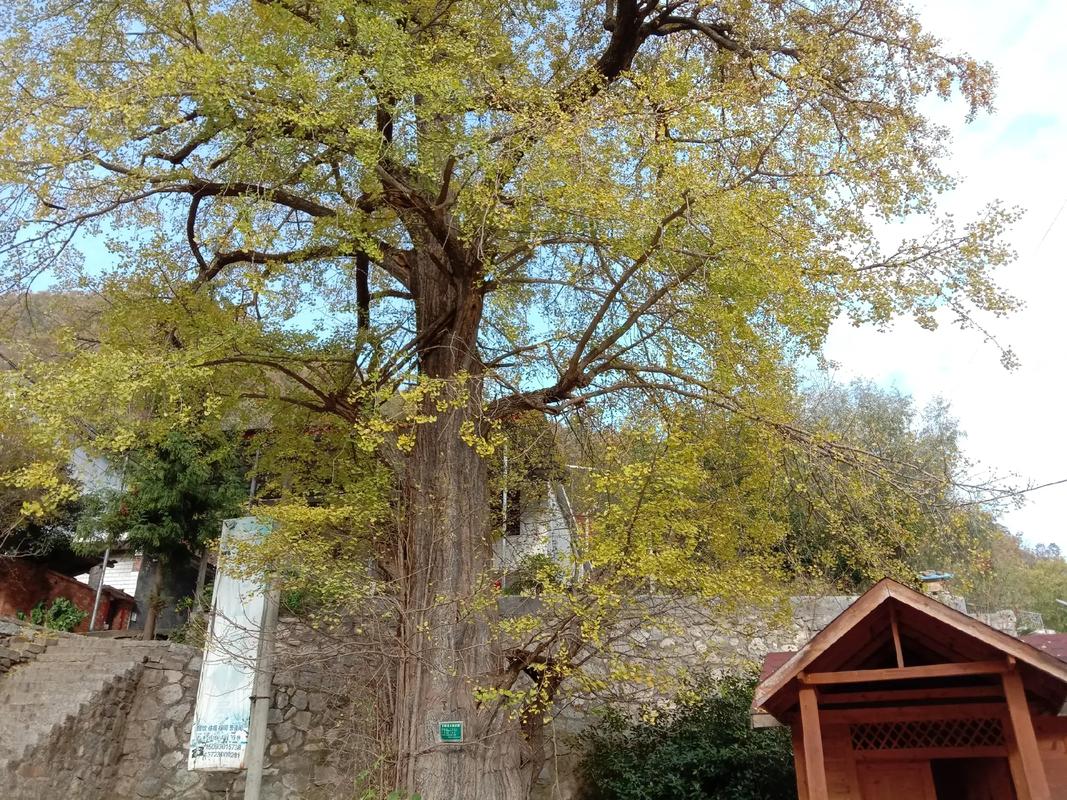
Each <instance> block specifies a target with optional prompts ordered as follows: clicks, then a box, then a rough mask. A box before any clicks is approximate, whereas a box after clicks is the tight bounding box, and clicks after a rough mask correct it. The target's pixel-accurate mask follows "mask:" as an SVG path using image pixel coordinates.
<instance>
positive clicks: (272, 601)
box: [244, 578, 281, 800]
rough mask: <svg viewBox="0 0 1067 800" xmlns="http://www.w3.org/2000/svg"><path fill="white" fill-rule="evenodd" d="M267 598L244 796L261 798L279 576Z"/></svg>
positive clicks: (272, 581)
mask: <svg viewBox="0 0 1067 800" xmlns="http://www.w3.org/2000/svg"><path fill="white" fill-rule="evenodd" d="M264 599H265V603H264V607H263V624H262V626H260V630H259V647H258V648H257V652H256V674H255V677H254V678H253V679H252V716H251V719H250V721H249V724H248V745H247V747H246V749H245V754H246V755H245V758H246V768H245V795H244V800H259V798H260V791H261V789H262V786H263V761H264V759H265V758H266V750H267V717H268V712H269V711H270V701H271V697H272V696H273V691H272V686H273V683H274V633H275V630H277V627H278V606H279V605H280V600H281V590H280V589H279V588H278V582H277V579H275V578H271V579H270V581H269V583H268V585H267V592H266V597H265V598H264Z"/></svg>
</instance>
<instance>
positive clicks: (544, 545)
mask: <svg viewBox="0 0 1067 800" xmlns="http://www.w3.org/2000/svg"><path fill="white" fill-rule="evenodd" d="M565 503H566V497H565V495H564V494H563V489H562V487H558V486H553V485H551V484H549V486H548V491H547V492H546V493H545V499H544V502H543V503H542V504H541V507H540V508H538V509H535V510H527V511H526V512H524V513H523V515H522V517H521V518H520V520H519V533H517V534H515V535H514V536H501V537H500V538H499V539H497V540H496V541H495V542H494V543H493V558H494V563H495V565H496V568H497V569H498V570H501V571H503V572H509V571H511V570H513V569H515V568H516V567H517V566H519V564H520V562H521V561H522V560H523V559H524V558H527V557H529V556H535V555H547V556H550V557H552V558H553V559H555V560H556V561H558V562H559V563H560V564H563V565H569V564H571V563H572V561H573V558H572V550H571V536H572V533H571V522H570V520H571V516H570V513H569V511H570V510H569V509H564V507H563V504H565Z"/></svg>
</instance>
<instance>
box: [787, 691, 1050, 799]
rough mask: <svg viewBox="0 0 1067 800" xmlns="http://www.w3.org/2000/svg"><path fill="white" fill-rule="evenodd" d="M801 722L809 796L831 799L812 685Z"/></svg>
mask: <svg viewBox="0 0 1067 800" xmlns="http://www.w3.org/2000/svg"><path fill="white" fill-rule="evenodd" d="M800 723H801V726H802V729H803V732H804V772H805V774H806V775H807V777H808V798H809V800H830V795H829V793H828V790H827V788H826V762H825V761H824V760H823V752H822V726H821V725H820V724H819V701H818V698H817V697H816V696H815V689H814V688H812V687H811V686H804V687H803V688H801V690H800ZM1035 800H1037V798H1035ZM1042 800H1044V798H1042Z"/></svg>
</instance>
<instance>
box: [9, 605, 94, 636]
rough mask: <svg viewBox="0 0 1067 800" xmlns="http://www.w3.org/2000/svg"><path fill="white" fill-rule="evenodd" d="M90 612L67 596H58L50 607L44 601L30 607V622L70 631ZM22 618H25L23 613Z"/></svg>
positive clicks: (56, 629) (55, 629)
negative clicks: (83, 609) (79, 606)
mask: <svg viewBox="0 0 1067 800" xmlns="http://www.w3.org/2000/svg"><path fill="white" fill-rule="evenodd" d="M87 616H89V614H88V613H87V612H85V611H82V610H81V609H80V608H78V607H77V606H76V605H74V603H72V602H71V601H70V600H68V599H67V598H65V597H57V598H56V599H55V600H53V601H52V605H50V606H49V607H48V608H45V607H44V601H43V600H42V601H41V602H40V603H38V604H37V605H35V606H34V607H33V608H31V609H30V622H32V623H33V624H34V625H41V626H43V627H45V628H51V629H52V630H54V631H67V632H68V633H69V632H70V631H72V630H74V629H75V628H77V627H78V626H79V625H81V623H82V620H83V619H85V618H86V617H87ZM19 617H20V618H24V616H23V615H22V614H20V615H19Z"/></svg>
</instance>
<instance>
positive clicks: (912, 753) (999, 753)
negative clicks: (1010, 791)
mask: <svg viewBox="0 0 1067 800" xmlns="http://www.w3.org/2000/svg"><path fill="white" fill-rule="evenodd" d="M1007 754H1008V748H1006V747H1003V746H997V745H982V746H980V747H912V748H902V749H899V750H856V751H854V752H853V755H854V756H855V757H856V760H857V761H858V762H859V763H860V764H861V767H860V769H862V768H863V767H862V764H863V762H865V761H933V760H934V759H935V758H1003V757H1004V756H1006V755H1007Z"/></svg>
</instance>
